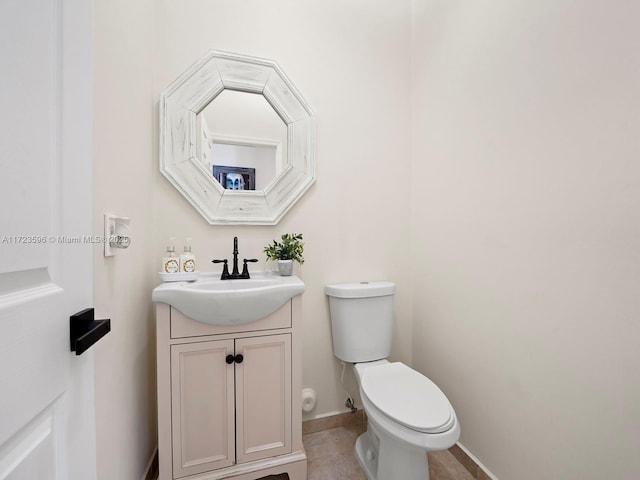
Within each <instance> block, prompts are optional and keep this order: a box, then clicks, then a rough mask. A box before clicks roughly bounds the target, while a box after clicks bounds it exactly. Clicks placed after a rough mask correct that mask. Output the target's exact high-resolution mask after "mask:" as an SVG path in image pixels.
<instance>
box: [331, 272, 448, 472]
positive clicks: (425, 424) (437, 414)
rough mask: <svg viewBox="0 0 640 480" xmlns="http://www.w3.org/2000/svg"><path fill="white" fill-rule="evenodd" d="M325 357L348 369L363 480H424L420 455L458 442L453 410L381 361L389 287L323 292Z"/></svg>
mask: <svg viewBox="0 0 640 480" xmlns="http://www.w3.org/2000/svg"><path fill="white" fill-rule="evenodd" d="M325 293H326V294H327V296H328V297H329V310H330V315H331V335H332V340H333V352H334V354H335V355H336V357H338V358H339V359H340V360H342V361H343V362H348V363H352V364H354V369H355V374H356V378H357V379H358V384H359V388H360V396H361V399H362V406H363V408H364V412H365V414H366V415H367V431H366V432H365V433H363V434H362V435H360V437H358V440H357V441H356V452H355V453H356V457H357V459H358V461H359V462H360V466H361V467H362V469H363V470H364V471H365V473H366V474H367V478H368V479H369V480H428V479H429V464H428V459H427V452H429V451H435V450H446V449H447V448H449V447H451V446H453V445H454V444H455V443H456V442H457V441H458V438H459V437H460V424H459V423H458V419H457V417H456V414H455V411H454V410H453V407H452V406H451V404H450V403H449V400H448V399H447V397H446V396H445V395H444V393H442V390H440V388H438V386H437V385H436V384H435V383H433V382H432V381H431V380H429V379H428V378H427V377H425V376H424V375H422V374H421V373H419V372H417V371H415V370H413V369H411V368H409V367H408V366H406V365H404V364H403V363H400V362H388V361H387V360H386V358H387V357H388V356H389V355H390V353H391V337H392V330H393V329H392V325H393V297H394V293H395V284H393V283H392V282H386V281H382V282H366V281H365V282H357V283H344V284H336V285H327V286H326V287H325Z"/></svg>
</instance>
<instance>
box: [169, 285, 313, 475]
mask: <svg viewBox="0 0 640 480" xmlns="http://www.w3.org/2000/svg"><path fill="white" fill-rule="evenodd" d="M300 310H301V309H300V296H297V297H294V298H292V299H291V300H289V301H288V302H287V303H286V304H285V305H284V306H282V307H281V308H280V309H279V310H277V311H276V312H274V313H273V314H271V315H269V316H268V317H266V318H263V319H261V320H258V321H256V322H252V323H248V324H245V325H236V326H226V327H221V326H215V325H208V324H205V323H201V322H196V321H194V320H192V319H190V318H188V317H186V316H184V315H183V314H182V313H180V312H179V311H178V310H176V309H175V308H172V307H171V306H169V305H167V304H164V303H158V304H157V356H158V380H157V381H158V453H159V466H160V477H159V480H174V479H182V478H186V479H190V480H214V479H221V478H225V479H226V478H229V479H231V478H235V479H242V480H251V479H257V478H262V477H265V476H268V475H274V474H279V473H288V474H289V478H290V479H292V480H304V479H306V471H307V461H306V456H305V454H304V450H303V447H302V413H301V368H300V362H301V358H300V338H299V337H300V334H299V333H298V331H297V328H298V323H299V321H300Z"/></svg>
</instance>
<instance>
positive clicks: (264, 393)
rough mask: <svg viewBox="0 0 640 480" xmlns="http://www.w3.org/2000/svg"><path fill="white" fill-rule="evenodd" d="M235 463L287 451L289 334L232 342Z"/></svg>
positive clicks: (289, 376)
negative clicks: (234, 358)
mask: <svg viewBox="0 0 640 480" xmlns="http://www.w3.org/2000/svg"><path fill="white" fill-rule="evenodd" d="M236 354H242V355H243V357H244V359H243V361H242V363H239V364H236V402H237V405H236V408H237V414H236V417H237V419H236V422H237V426H236V442H237V447H236V450H237V458H238V463H241V462H248V461H251V460H258V459H261V458H266V457H270V456H274V455H282V454H285V453H290V452H291V335H290V334H283V335H270V336H264V337H253V338H242V339H238V340H236Z"/></svg>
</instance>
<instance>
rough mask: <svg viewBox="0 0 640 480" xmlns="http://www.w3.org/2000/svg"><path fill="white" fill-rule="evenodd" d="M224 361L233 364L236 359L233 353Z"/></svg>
mask: <svg viewBox="0 0 640 480" xmlns="http://www.w3.org/2000/svg"><path fill="white" fill-rule="evenodd" d="M224 361H225V362H227V365H231V364H232V363H233V361H234V358H233V355H231V354H229V355H227V356H226V358H225V359H224Z"/></svg>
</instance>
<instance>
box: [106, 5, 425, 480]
mask: <svg viewBox="0 0 640 480" xmlns="http://www.w3.org/2000/svg"><path fill="white" fill-rule="evenodd" d="M94 3H95V7H94V9H95V14H94V18H95V20H94V22H95V25H94V29H95V40H94V59H95V77H96V85H95V115H96V122H95V139H94V144H95V155H94V162H95V166H94V172H95V198H94V215H95V222H94V228H95V230H96V232H98V233H99V232H101V231H102V224H101V222H102V214H103V212H104V211H105V210H107V211H112V212H113V213H116V214H120V215H126V216H130V217H131V221H132V234H133V244H132V246H131V248H130V249H129V250H128V251H126V252H122V253H121V254H119V255H118V256H117V257H115V258H108V259H104V258H103V257H102V255H101V252H99V251H96V256H95V301H96V310H97V314H99V315H103V316H105V317H110V318H111V319H112V333H111V334H110V335H109V336H108V337H105V341H104V342H101V344H100V345H97V346H96V354H95V355H96V397H97V405H96V414H97V443H98V478H99V479H100V480H112V479H113V480H122V479H127V480H129V479H132V480H137V479H138V478H141V477H142V474H143V471H144V468H145V466H146V463H147V461H148V459H149V458H150V456H151V454H152V452H153V449H154V447H155V445H156V443H155V436H156V427H155V391H154V388H155V373H154V368H155V360H154V356H155V348H154V345H153V342H154V312H153V305H152V303H151V299H150V298H151V290H152V289H153V287H154V286H155V285H157V284H158V282H159V279H158V277H157V273H156V272H158V268H159V267H158V262H159V261H160V259H161V256H162V253H163V251H164V249H165V246H166V242H167V239H168V238H169V237H172V236H175V237H178V239H179V241H178V244H177V245H176V247H177V248H178V249H180V248H181V244H182V238H184V237H192V238H193V241H192V245H193V250H194V253H195V254H196V255H197V257H198V259H199V261H200V263H199V267H198V268H199V269H200V270H203V271H208V270H214V268H213V265H212V264H211V263H210V260H211V259H213V258H219V257H229V256H230V255H231V253H232V241H233V236H235V235H237V236H238V237H239V239H240V245H239V247H240V256H241V258H251V257H256V258H260V259H261V260H263V259H264V254H262V248H263V247H264V246H265V245H267V244H268V243H270V242H271V240H272V239H274V238H279V237H280V235H281V234H282V233H286V232H301V233H303V234H304V238H305V241H306V252H305V258H306V262H305V264H304V266H302V267H301V268H299V269H298V271H297V273H298V274H299V275H300V276H301V277H302V278H303V280H304V281H305V283H306V286H307V290H306V292H305V294H304V296H303V309H304V324H305V325H304V332H303V333H304V360H303V361H304V366H303V369H304V374H303V376H304V379H303V383H304V386H305V387H312V388H314V389H316V391H317V392H318V405H317V407H316V410H315V411H314V412H312V414H311V416H315V415H319V414H326V413H328V412H335V411H344V410H345V407H344V405H343V402H344V400H345V398H346V394H344V392H343V391H342V390H341V387H340V382H339V377H340V368H341V367H340V364H339V362H338V361H337V360H336V359H335V358H334V356H333V353H332V347H331V337H330V324H329V316H328V308H327V301H326V298H325V296H324V293H323V287H324V285H325V284H326V283H329V282H344V281H354V280H359V279H390V280H393V281H395V282H397V284H398V289H399V293H398V296H397V308H396V314H397V322H396V337H395V341H394V357H395V358H398V359H400V360H404V361H407V362H409V361H410V359H411V328H412V325H411V317H410V314H409V313H410V310H411V304H410V301H409V300H410V291H409V288H410V282H409V279H410V267H411V259H410V257H409V245H410V239H409V236H408V233H409V214H410V211H409V208H407V205H408V204H409V202H410V194H409V190H408V189H407V187H406V184H405V183H404V182H402V181H397V180H395V179H394V177H396V178H397V177H398V174H400V176H401V177H402V176H403V175H404V177H403V178H406V172H407V171H408V170H409V167H410V158H409V153H410V145H409V143H408V137H407V132H408V129H409V116H408V112H409V68H410V65H409V61H410V55H409V43H410V16H409V14H410V5H409V1H408V0H405V1H403V2H386V1H382V0H378V1H374V2H372V1H370V0H355V1H350V2H343V1H340V0H331V1H325V2H312V1H310V0H304V1H301V0H274V1H270V2H264V1H259V0H249V1H243V2H231V1H223V0H206V1H205V0H189V1H184V0H144V1H138V2H129V1H126V0H94ZM247 32H250V33H247ZM209 49H219V50H227V51H232V52H237V53H244V54H249V55H254V56H261V57H265V58H269V59H273V60H276V61H277V62H278V63H279V64H280V66H281V67H282V68H283V69H284V71H285V72H286V74H287V76H288V77H289V78H290V79H291V80H292V82H293V83H294V84H295V86H296V87H297V89H298V90H299V91H300V92H301V93H302V95H303V96H304V97H305V99H306V100H307V101H308V102H309V104H310V105H311V106H312V108H313V109H314V110H315V112H316V113H317V162H318V171H317V177H318V180H317V183H316V184H315V185H314V186H313V187H312V188H311V189H310V190H309V191H308V192H307V194H306V195H305V196H304V198H303V199H302V200H301V201H299V203H298V204H297V205H296V206H295V207H294V208H293V209H292V210H291V211H290V212H289V213H287V215H286V216H285V217H284V219H283V220H282V221H281V222H280V224H279V225H277V226H275V227H248V226H244V227H230V226H224V227H222V226H210V225H209V224H207V223H206V222H205V221H204V220H203V219H202V218H201V217H200V216H199V215H198V214H197V212H196V211H195V210H194V209H193V208H192V207H191V205H190V204H189V203H188V202H187V201H186V200H185V199H184V198H182V196H181V195H180V194H179V193H178V192H177V191H176V190H175V189H174V188H173V187H172V186H171V185H170V184H169V182H168V181H167V180H166V179H165V178H164V177H163V176H162V175H161V174H160V173H159V170H158V165H157V164H158V159H157V141H158V135H157V129H158V121H157V97H158V94H159V92H160V91H161V90H162V89H164V88H165V87H166V86H167V85H168V84H169V83H170V82H171V81H173V80H174V79H175V78H176V77H177V76H178V75H179V74H180V73H182V71H184V70H185V69H186V68H187V67H188V66H189V65H191V64H192V63H193V62H194V61H196V60H198V59H199V58H200V57H201V56H202V55H203V54H204V53H205V52H206V51H208V50H209ZM264 266H265V264H264V262H262V261H261V262H260V263H259V264H258V265H257V266H254V268H257V269H261V268H264ZM347 380H348V381H351V383H352V384H353V382H352V380H353V379H352V378H351V376H350V375H347Z"/></svg>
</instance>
